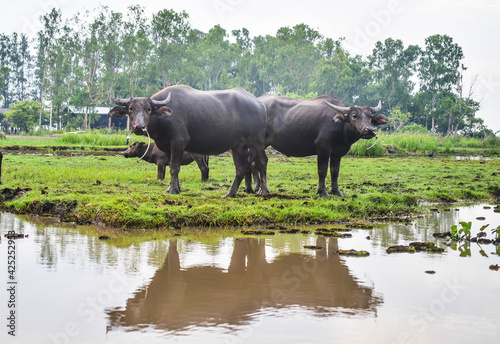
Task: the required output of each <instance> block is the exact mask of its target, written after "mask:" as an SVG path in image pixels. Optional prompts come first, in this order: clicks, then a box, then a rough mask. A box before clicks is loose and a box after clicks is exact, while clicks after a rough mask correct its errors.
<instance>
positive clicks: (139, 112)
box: [108, 89, 172, 135]
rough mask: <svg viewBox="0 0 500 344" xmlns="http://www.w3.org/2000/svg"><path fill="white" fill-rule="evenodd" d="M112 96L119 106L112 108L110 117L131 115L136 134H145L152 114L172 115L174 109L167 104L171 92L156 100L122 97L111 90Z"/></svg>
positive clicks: (133, 129)
mask: <svg viewBox="0 0 500 344" xmlns="http://www.w3.org/2000/svg"><path fill="white" fill-rule="evenodd" d="M110 93H111V94H110V98H111V101H113V103H115V104H116V105H118V106H115V107H114V108H112V109H111V110H110V111H109V113H108V117H116V118H124V117H125V116H127V115H128V116H129V117H130V126H131V128H132V131H133V132H134V133H135V134H136V135H144V132H145V131H146V129H147V127H148V125H149V122H150V120H151V117H152V116H170V115H171V114H172V110H171V109H170V108H168V107H167V106H166V105H167V103H168V102H169V101H170V93H169V94H168V96H167V98H166V99H164V100H160V101H158V100H154V99H151V98H147V97H138V98H128V99H121V98H116V97H115V96H114V95H113V89H111V91H110Z"/></svg>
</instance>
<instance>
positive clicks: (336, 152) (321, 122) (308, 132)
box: [259, 95, 387, 196]
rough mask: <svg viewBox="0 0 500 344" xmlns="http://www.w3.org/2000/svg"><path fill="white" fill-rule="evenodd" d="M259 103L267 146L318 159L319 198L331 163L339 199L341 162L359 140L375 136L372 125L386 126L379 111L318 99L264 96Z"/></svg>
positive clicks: (324, 191)
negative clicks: (264, 112) (263, 109)
mask: <svg viewBox="0 0 500 344" xmlns="http://www.w3.org/2000/svg"><path fill="white" fill-rule="evenodd" d="M259 100H260V101H261V102H262V103H263V104H264V105H265V106H266V110H267V125H266V146H269V145H270V146H272V147H273V148H275V149H276V150H278V151H279V152H281V153H283V154H285V155H288V156H296V157H302V156H309V155H317V156H318V175H319V183H318V194H319V195H321V196H328V192H327V191H326V186H325V178H326V175H327V172H328V161H330V173H331V178H332V189H331V193H332V194H335V195H338V196H341V195H342V194H341V193H340V191H339V187H338V176H339V169H340V159H341V158H342V157H343V156H344V155H346V154H347V152H348V151H349V149H350V148H351V145H352V144H353V143H355V142H356V141H358V140H359V139H370V138H373V137H375V136H376V134H375V130H374V129H373V127H372V125H379V124H384V123H387V118H386V117H385V116H384V115H381V114H379V115H376V116H375V115H374V114H375V113H376V112H378V111H380V110H381V108H382V105H381V102H379V104H378V106H377V107H369V106H347V105H346V104H345V103H344V102H343V101H341V100H339V99H337V98H334V97H330V96H320V97H317V98H314V99H303V100H300V99H293V98H287V97H282V96H273V95H264V96H261V97H260V98H259Z"/></svg>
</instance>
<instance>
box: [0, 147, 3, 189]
mask: <svg viewBox="0 0 500 344" xmlns="http://www.w3.org/2000/svg"><path fill="white" fill-rule="evenodd" d="M2 160H3V154H2V152H0V184H2Z"/></svg>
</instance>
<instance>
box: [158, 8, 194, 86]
mask: <svg viewBox="0 0 500 344" xmlns="http://www.w3.org/2000/svg"><path fill="white" fill-rule="evenodd" d="M188 20H189V15H188V14H187V13H186V12H185V11H182V12H179V13H177V12H175V11H174V10H167V9H165V10H162V11H160V12H158V13H156V14H154V15H153V20H152V23H151V35H152V37H153V42H154V47H155V49H154V52H155V57H154V59H153V60H152V64H154V65H155V68H154V72H153V73H154V75H153V78H154V77H156V75H157V76H159V79H160V80H161V86H162V87H167V86H169V85H172V84H178V83H181V82H182V81H183V80H184V79H185V75H184V73H183V69H185V64H186V62H188V63H191V62H192V61H188V60H186V52H187V50H188V49H189V46H188V36H189V33H190V30H191V27H190V24H189V21H188Z"/></svg>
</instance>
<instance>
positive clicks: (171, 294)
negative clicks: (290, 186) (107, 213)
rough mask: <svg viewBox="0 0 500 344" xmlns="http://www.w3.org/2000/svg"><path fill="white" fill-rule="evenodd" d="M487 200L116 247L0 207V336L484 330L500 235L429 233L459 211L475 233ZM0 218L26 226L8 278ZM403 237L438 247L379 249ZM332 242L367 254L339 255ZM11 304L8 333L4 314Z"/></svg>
mask: <svg viewBox="0 0 500 344" xmlns="http://www.w3.org/2000/svg"><path fill="white" fill-rule="evenodd" d="M457 209H458V210H457ZM493 210H494V209H493V206H491V208H489V209H485V205H478V206H473V207H459V208H456V207H455V208H451V209H450V210H449V211H444V210H440V211H439V212H433V213H431V214H430V215H429V216H426V217H423V218H421V219H417V220H416V221H414V222H412V223H411V224H405V225H403V224H378V225H375V226H374V228H373V229H370V230H367V229H353V230H352V232H351V233H352V238H343V239H337V238H331V237H324V236H318V235H315V234H276V235H274V236H262V237H245V238H242V239H234V238H229V237H228V238H221V239H219V240H217V241H216V242H212V243H202V242H197V241H195V240H185V239H182V237H181V238H179V239H177V240H170V241H151V242H143V243H140V244H134V245H132V246H130V247H127V248H117V247H114V246H112V245H110V243H109V242H107V241H102V240H98V239H97V238H94V237H89V236H86V235H83V234H80V232H78V231H77V230H75V229H68V228H58V227H55V226H54V227H51V226H48V227H44V228H38V227H37V226H35V225H33V224H31V223H29V222H26V221H24V220H22V219H20V218H18V217H16V216H14V215H10V214H2V215H1V219H0V230H1V234H2V238H1V241H0V271H1V274H2V275H3V276H2V278H0V283H1V284H2V286H1V288H0V290H1V292H0V314H1V316H2V318H3V319H4V320H3V324H4V326H2V327H1V330H0V341H1V342H2V343H120V344H123V343H136V342H141V343H165V342H174V343H273V344H275V343H319V342H325V343H337V342H348V343H448V342H452V343H497V342H498V339H499V335H500V327H499V326H498V321H499V317H498V309H500V297H498V291H499V288H500V271H494V270H490V269H489V266H490V265H495V264H499V263H500V257H499V254H500V250H499V247H498V246H494V245H491V244H490V245H481V246H480V245H478V244H474V243H465V244H459V245H451V246H447V245H445V243H447V241H444V240H442V239H436V238H434V237H433V236H432V233H434V232H436V231H442V232H443V231H448V230H449V228H450V227H451V225H453V224H458V222H459V221H472V222H473V232H474V233H475V232H477V231H478V229H479V228H480V227H481V226H482V225H485V224H487V223H489V224H490V227H496V226H498V225H500V214H499V213H495V212H494V211H493ZM478 217H479V218H482V217H484V218H485V220H476V218H478ZM9 230H14V231H15V232H16V233H22V234H27V235H28V237H27V238H23V239H17V240H15V276H14V279H13V280H11V279H10V278H9V277H10V275H9V271H10V270H9V266H10V262H9V259H8V255H9V254H8V251H9V246H12V245H9V241H8V240H7V239H6V238H5V237H4V234H6V233H7V232H8V231H9ZM368 236H369V239H367V237H368ZM488 236H489V237H490V238H493V236H492V235H491V231H490V230H489V229H488ZM413 241H430V242H434V243H435V244H436V245H437V246H439V247H443V248H445V252H444V253H441V254H436V253H434V254H431V253H424V252H420V253H414V254H409V253H401V254H388V253H386V249H387V247H389V246H392V245H407V244H409V243H410V242H413ZM308 245H317V246H320V247H322V249H321V250H311V249H307V248H304V246H308ZM338 249H344V250H347V249H356V250H366V251H368V252H369V253H370V256H368V257H344V256H339V255H338V254H337V253H336V252H337V250H338ZM429 271H433V272H434V273H432V274H431V273H426V272H429ZM11 282H15V291H14V292H13V293H10V292H9V291H8V290H9V288H10V287H11V286H12V285H13V284H12V283H11ZM12 295H14V296H12ZM12 297H14V302H13V303H15V308H9V305H11V304H12V302H10V301H12ZM11 310H15V321H14V329H15V335H16V336H15V337H13V336H11V335H9V331H11V329H10V328H9V327H8V326H6V325H9V323H10V321H9V319H8V318H9V316H10V314H11V313H10V311H11Z"/></svg>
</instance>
